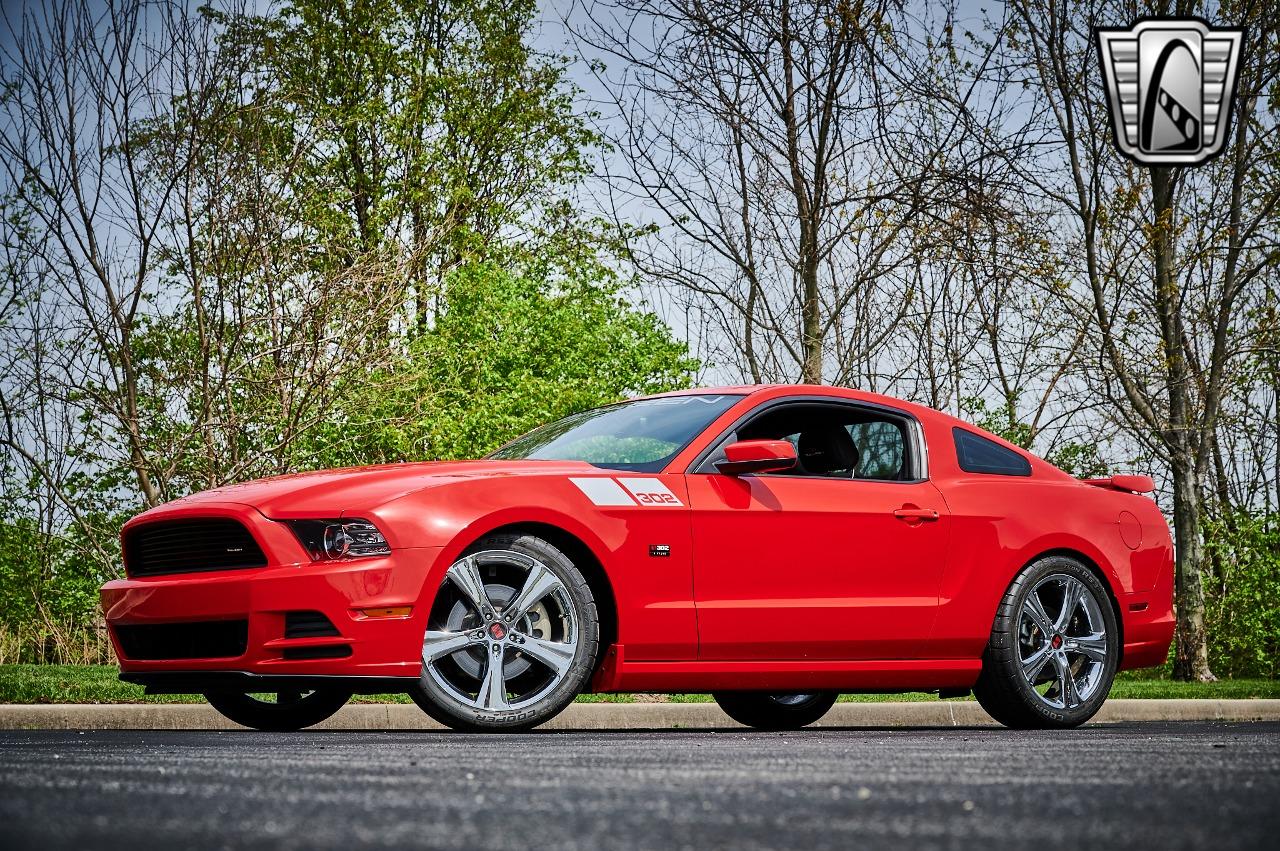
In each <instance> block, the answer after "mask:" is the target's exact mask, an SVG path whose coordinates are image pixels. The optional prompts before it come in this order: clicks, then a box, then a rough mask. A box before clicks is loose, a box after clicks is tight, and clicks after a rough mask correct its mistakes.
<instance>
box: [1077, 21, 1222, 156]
mask: <svg viewBox="0 0 1280 851" xmlns="http://www.w3.org/2000/svg"><path fill="white" fill-rule="evenodd" d="M1094 35H1095V37H1096V38H1097V40H1098V59H1099V61H1100V62H1101V64H1102V79H1103V80H1104V81H1105V82H1106V85H1107V96H1108V99H1109V101H1110V105H1111V129H1112V131H1113V133H1114V135H1115V141H1116V147H1118V148H1119V149H1120V152H1121V153H1122V154H1124V155H1125V156H1127V157H1128V158H1129V159H1131V160H1133V161H1134V162H1137V163H1141V164H1143V165H1199V164H1200V163H1203V162H1205V161H1206V160H1208V159H1210V158H1211V157H1213V156H1215V155H1217V154H1219V153H1221V152H1222V148H1223V146H1224V145H1225V144H1226V141H1227V127H1228V126H1229V125H1230V124H1231V104H1232V100H1233V98H1234V96H1235V90H1236V78H1237V77H1238V76H1239V71H1240V62H1239V60H1240V42H1241V41H1242V40H1243V38H1244V31H1243V30H1241V29H1231V28H1220V29H1216V28H1213V27H1210V26H1209V25H1208V24H1207V23H1205V22H1204V21H1202V20H1200V19H1199V18H1158V19H1148V20H1143V21H1139V22H1138V23H1137V24H1135V25H1134V26H1133V27H1132V28H1130V29H1127V30H1124V29H1106V28H1102V27H1099V28H1097V29H1095V30H1094Z"/></svg>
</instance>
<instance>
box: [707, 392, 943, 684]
mask: <svg viewBox="0 0 1280 851" xmlns="http://www.w3.org/2000/svg"><path fill="white" fill-rule="evenodd" d="M917 428H918V426H917V425H916V424H915V422H914V420H911V419H910V418H909V417H906V416H905V415H899V414H894V413H889V412H885V411H881V410H879V409H872V408H869V407H864V406H858V405H851V404H849V405H846V404H836V403H826V402H821V403H819V402H812V403H808V402H806V403H787V404H783V405H773V406H770V407H769V408H768V409H767V410H765V411H763V412H762V413H760V414H759V415H758V416H756V417H755V418H753V419H752V420H750V421H748V422H747V423H746V424H745V425H744V426H742V427H740V428H739V429H737V430H736V432H735V433H734V434H732V435H729V436H727V437H726V438H725V439H724V440H723V441H722V442H721V446H723V445H725V444H727V443H729V442H732V441H734V440H740V439H759V438H765V439H785V440H790V441H791V442H793V443H794V444H796V447H797V456H798V458H799V461H798V464H797V467H796V468H795V469H793V470H789V471H786V472H782V473H769V474H751V475H741V476H729V475H724V474H721V473H719V472H718V471H716V469H715V466H714V465H715V461H716V460H718V457H719V458H723V455H722V454H721V453H720V452H719V450H717V451H716V452H713V453H712V455H711V456H710V457H709V458H708V459H707V460H706V461H705V462H704V463H703V464H701V465H699V467H698V468H697V469H696V470H695V471H693V472H691V473H690V474H689V475H688V476H687V481H688V494H689V501H690V507H691V509H692V518H693V519H692V522H693V542H694V599H695V604H696V608H697V616H698V634H699V656H698V657H699V659H703V660H742V661H746V660H803V659H815V660H817V659H822V660H863V659H909V658H913V657H916V656H918V655H919V653H920V650H921V647H922V645H923V643H924V641H925V640H926V639H927V638H928V635H929V632H930V631H931V629H932V627H933V621H934V618H935V615H936V612H937V607H938V591H939V587H940V583H941V578H942V568H943V564H944V561H945V557H946V550H947V539H948V536H949V531H950V516H949V514H948V512H947V509H946V505H945V503H944V502H943V500H942V495H941V493H940V492H939V491H938V490H937V488H935V487H934V486H933V485H932V484H931V483H930V482H929V481H928V480H927V478H926V477H925V475H924V469H923V459H922V458H919V457H917V455H918V453H919V447H921V446H922V445H923V444H922V438H920V437H918V434H919V432H918V431H916V429H917Z"/></svg>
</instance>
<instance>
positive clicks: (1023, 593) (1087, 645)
mask: <svg viewBox="0 0 1280 851" xmlns="http://www.w3.org/2000/svg"><path fill="white" fill-rule="evenodd" d="M1119 637H1120V630H1119V627H1118V626H1117V623H1116V613H1115V610H1114V609H1113V608H1112V606H1111V600H1110V597H1109V596H1108V595H1107V590H1106V588H1105V587H1104V586H1103V584H1102V580H1100V579H1099V578H1098V577H1097V576H1096V575H1095V574H1094V573H1093V571H1091V570H1089V569H1088V568H1086V567H1085V566H1084V565H1082V564H1080V562H1078V561H1076V560H1075V559H1072V558H1067V557H1065V556H1050V557H1048V558H1043V559H1041V560H1039V561H1037V562H1035V563H1034V564H1032V565H1030V566H1029V567H1027V568H1026V569H1025V570H1023V571H1022V573H1021V574H1019V575H1018V578H1017V579H1015V580H1014V581H1013V584H1012V585H1010V586H1009V590H1008V591H1006V592H1005V595H1004V599H1003V600H1002V601H1001V603H1000V608H999V610H998V611H997V613H996V619H995V623H994V624H993V625H992V629H991V639H990V641H989V642H988V644H987V649H986V652H985V653H984V654H983V657H982V673H981V675H980V676H979V677H978V682H977V684H976V685H975V686H974V688H973V693H974V696H975V697H977V698H978V702H979V703H980V704H982V708H983V709H985V710H986V711H987V713H988V714H989V715H990V716H991V717H992V718H994V719H995V720H997V721H999V722H1000V723H1001V724H1003V725H1005V726H1006V727H1013V728H1017V729H1030V728H1062V727H1077V726H1079V725H1081V724H1083V723H1084V722H1085V721H1088V720H1089V719H1090V718H1092V717H1093V716H1094V714H1095V713H1096V712H1097V711H1098V710H1099V709H1100V708H1101V707H1102V703H1103V701H1105V700H1106V699H1107V694H1108V693H1109V692H1110V691H1111V683H1112V680H1114V679H1115V675H1116V670H1117V668H1118V667H1119V663H1120V641H1119Z"/></svg>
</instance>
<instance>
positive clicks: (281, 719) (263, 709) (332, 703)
mask: <svg viewBox="0 0 1280 851" xmlns="http://www.w3.org/2000/svg"><path fill="white" fill-rule="evenodd" d="M205 699H206V700H208V701H209V703H210V704H211V705H212V706H213V708H214V709H216V710H218V711H219V712H221V713H222V714H223V715H225V716H226V717H227V718H230V719H231V720H232V721H234V722H236V723H237V724H242V725H243V726H245V727H252V728H253V729H255V730H267V731H270V732H275V733H283V732H289V731H292V730H301V729H303V728H305V727H310V726H312V725H314V724H319V723H320V722H321V721H324V720H325V719H326V718H329V717H331V716H332V715H333V714H334V713H335V712H337V711H338V710H339V709H341V708H342V707H343V705H344V704H345V703H346V702H347V701H348V700H350V699H351V692H349V691H329V690H325V691H312V692H302V691H299V692H291V693H280V694H277V695H276V702H274V703H272V702H269V701H265V700H260V699H259V698H256V697H254V696H253V695H252V694H245V693H244V692H232V691H219V692H208V693H206V694H205Z"/></svg>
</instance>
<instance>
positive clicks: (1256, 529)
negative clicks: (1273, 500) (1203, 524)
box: [1205, 512, 1280, 678]
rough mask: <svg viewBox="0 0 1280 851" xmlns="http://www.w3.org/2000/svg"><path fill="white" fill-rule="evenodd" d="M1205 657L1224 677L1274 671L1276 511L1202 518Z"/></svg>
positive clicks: (1279, 534) (1278, 643)
mask: <svg viewBox="0 0 1280 851" xmlns="http://www.w3.org/2000/svg"><path fill="white" fill-rule="evenodd" d="M1206 531H1207V533H1208V534H1207V536H1206V540H1207V547H1206V549H1207V550H1208V553H1209V563H1210V566H1211V567H1210V570H1209V571H1208V575H1207V576H1206V577H1205V598H1206V605H1205V620H1206V625H1207V627H1208V631H1209V661H1210V663H1211V664H1212V665H1213V669H1214V671H1216V672H1217V673H1218V674H1220V675H1221V674H1225V675H1227V676H1230V677H1254V676H1256V677H1271V678H1275V677H1276V676H1278V675H1280V597H1277V595H1276V589H1277V588H1280V516H1277V515H1275V514H1271V515H1260V514H1248V513H1244V512H1240V513H1235V514H1232V515H1229V516H1225V517H1218V518H1214V519H1213V520H1211V521H1210V522H1209V523H1208V524H1207V529H1206Z"/></svg>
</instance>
